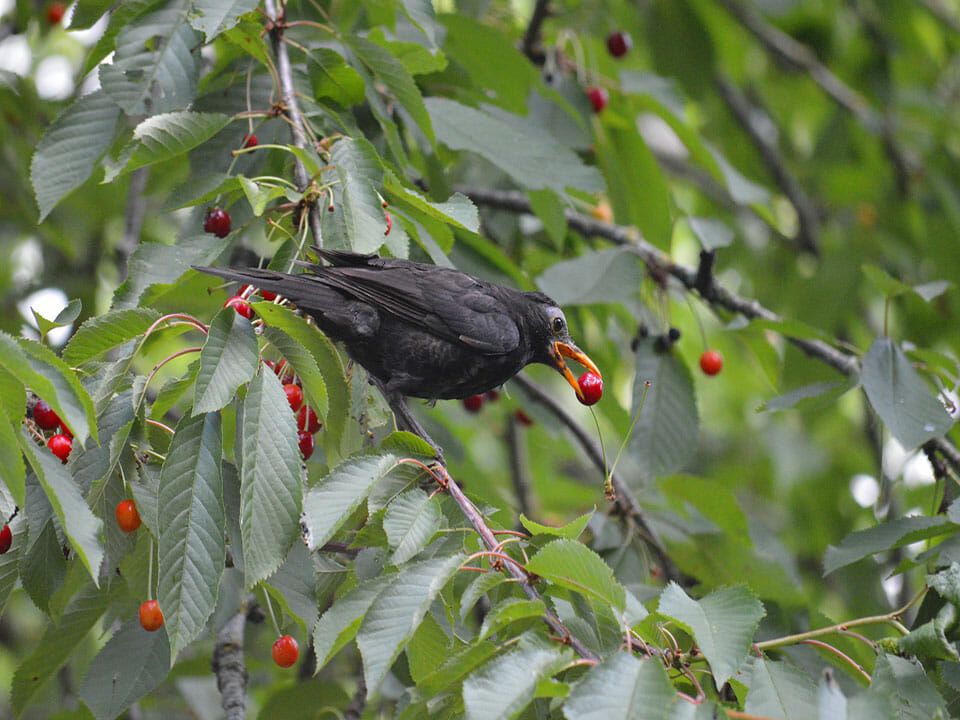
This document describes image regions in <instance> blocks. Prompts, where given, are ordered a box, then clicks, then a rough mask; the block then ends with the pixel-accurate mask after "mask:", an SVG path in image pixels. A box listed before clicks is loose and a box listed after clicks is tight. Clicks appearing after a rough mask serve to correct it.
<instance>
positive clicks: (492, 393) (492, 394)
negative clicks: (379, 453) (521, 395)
mask: <svg viewBox="0 0 960 720" xmlns="http://www.w3.org/2000/svg"><path fill="white" fill-rule="evenodd" d="M499 397H500V393H498V392H497V391H496V390H487V391H486V392H485V393H484V394H483V399H484V401H485V402H494V401H495V400H496V399H497V398H499Z"/></svg>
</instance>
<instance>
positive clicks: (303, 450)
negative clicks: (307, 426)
mask: <svg viewBox="0 0 960 720" xmlns="http://www.w3.org/2000/svg"><path fill="white" fill-rule="evenodd" d="M297 444H298V445H299V446H300V454H301V455H303V459H304V460H309V459H310V456H311V455H313V451H314V450H315V449H316V447H317V443H316V441H315V440H314V439H313V435H311V434H310V433H308V432H307V431H306V430H301V431H300V432H298V433H297Z"/></svg>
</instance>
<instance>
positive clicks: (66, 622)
mask: <svg viewBox="0 0 960 720" xmlns="http://www.w3.org/2000/svg"><path fill="white" fill-rule="evenodd" d="M109 603H110V597H109V595H108V594H107V592H106V591H103V590H98V589H97V588H96V587H94V585H93V584H92V583H91V584H89V585H87V586H85V587H84V588H83V589H82V590H80V592H78V593H77V594H76V595H75V596H74V597H73V598H72V599H71V600H70V602H69V603H68V604H67V607H66V608H65V609H64V611H63V614H62V615H61V616H60V620H59V622H57V623H55V624H51V625H49V626H48V627H47V629H46V631H44V633H43V637H42V638H40V641H39V642H38V643H37V644H36V647H35V648H34V650H33V652H31V653H30V654H29V655H28V656H27V657H26V658H24V660H23V662H21V663H20V665H19V667H17V670H16V672H15V673H14V674H13V683H12V686H11V693H10V700H11V704H12V705H13V709H14V712H16V713H17V715H21V714H23V711H24V709H25V708H26V707H27V705H28V704H29V703H30V701H31V700H32V699H33V696H34V695H35V694H36V692H37V691H38V690H39V689H40V688H42V687H43V686H44V685H46V682H47V681H48V680H49V679H50V678H52V677H53V676H54V675H55V674H56V673H57V671H58V670H59V669H60V668H61V667H63V665H64V664H65V663H66V662H67V660H69V659H70V658H71V656H73V654H74V652H75V651H76V649H77V647H78V646H79V645H80V643H81V641H82V640H83V639H84V638H85V637H86V636H87V633H88V632H89V631H90V630H91V629H92V628H93V627H94V625H96V623H97V621H98V620H99V619H100V616H101V615H103V613H104V612H106V610H107V606H108V605H109Z"/></svg>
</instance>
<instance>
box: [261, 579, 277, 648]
mask: <svg viewBox="0 0 960 720" xmlns="http://www.w3.org/2000/svg"><path fill="white" fill-rule="evenodd" d="M260 589H261V590H262V591H263V599H264V600H266V601H267V611H268V612H269V613H270V620H271V622H273V629H274V630H276V631H277V637H280V635H281V633H280V626H279V625H278V624H277V616H276V615H274V614H273V603H272V602H270V592H269V591H268V590H267V589H266V588H262V587H261V588H260Z"/></svg>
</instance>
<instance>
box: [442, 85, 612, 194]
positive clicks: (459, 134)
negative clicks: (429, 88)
mask: <svg viewBox="0 0 960 720" xmlns="http://www.w3.org/2000/svg"><path fill="white" fill-rule="evenodd" d="M426 105H427V109H428V110H429V111H430V117H431V118H432V119H433V125H434V127H435V128H436V130H437V138H438V139H439V140H440V142H442V143H443V144H444V145H446V146H447V147H449V148H450V149H451V150H469V151H471V152H473V153H476V154H477V155H480V156H481V157H483V158H485V159H486V160H488V161H489V162H491V163H493V164H494V165H496V166H497V167H498V168H500V169H501V170H503V171H504V172H505V173H507V174H508V175H509V176H510V177H511V178H512V179H513V180H514V181H515V182H516V183H517V184H518V185H520V187H522V188H524V189H525V190H541V189H543V188H551V189H553V190H555V191H556V192H557V193H558V194H561V195H562V194H563V193H564V191H565V190H566V189H567V188H568V187H573V188H577V189H578V190H584V191H586V192H600V191H602V190H603V189H604V185H603V178H602V177H601V176H600V173H598V172H597V170H596V168H593V167H588V166H586V165H584V164H583V162H582V161H581V160H580V158H579V157H577V156H576V155H575V154H574V153H573V152H571V151H570V150H569V149H567V148H566V147H564V146H562V145H560V144H559V143H557V142H555V141H554V140H553V139H552V138H551V137H550V136H548V135H545V134H544V133H543V132H542V131H539V132H536V131H534V130H533V129H532V128H530V127H528V125H527V123H526V121H525V120H524V119H523V118H522V117H520V116H518V115H511V114H510V113H506V112H503V111H497V110H496V108H492V107H487V108H484V109H483V110H477V109H475V108H471V107H468V106H466V105H461V104H460V103H458V102H456V101H454V100H449V99H447V98H440V97H431V98H427V100H426Z"/></svg>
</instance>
